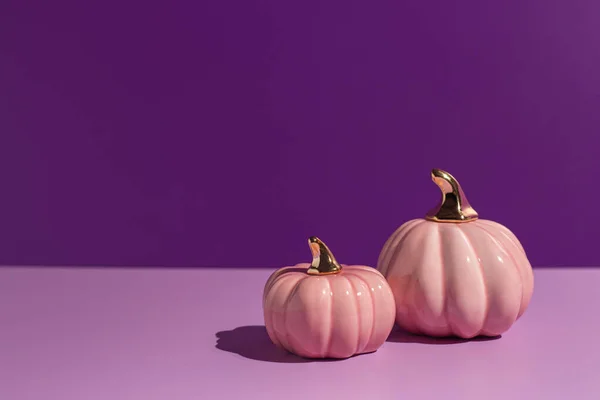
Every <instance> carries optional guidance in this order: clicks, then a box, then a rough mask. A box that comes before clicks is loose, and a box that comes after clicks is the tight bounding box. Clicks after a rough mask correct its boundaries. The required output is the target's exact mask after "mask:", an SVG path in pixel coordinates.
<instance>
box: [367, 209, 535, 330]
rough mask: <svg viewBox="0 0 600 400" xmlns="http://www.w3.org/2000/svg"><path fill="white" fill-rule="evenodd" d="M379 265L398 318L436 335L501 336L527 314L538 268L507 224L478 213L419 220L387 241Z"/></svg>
mask: <svg viewBox="0 0 600 400" xmlns="http://www.w3.org/2000/svg"><path fill="white" fill-rule="evenodd" d="M377 269H378V270H379V271H380V272H381V273H382V274H383V275H384V276H385V278H386V279H387V281H388V283H389V284H390V286H391V288H392V291H393V293H394V298H395V301H396V323H397V324H398V325H399V326H400V327H402V328H404V329H405V330H407V331H409V332H412V333H418V334H426V335H430V336H459V337H463V338H471V337H474V336H478V335H485V336H497V335H500V334H502V333H504V332H506V331H507V330H508V329H509V328H510V327H511V326H512V325H513V323H514V322H515V321H516V320H517V319H518V318H519V317H520V316H521V315H523V313H524V312H525V310H526V309H527V306H528V305H529V301H530V299H531V296H532V293H533V270H532V268H531V265H530V263H529V261H528V259H527V256H526V254H525V251H524V250H523V247H522V246H521V243H520V242H519V240H518V239H517V238H516V237H515V235H514V234H513V233H512V232H511V231H510V230H508V229H507V228H506V227H504V226H502V225H500V224H498V223H496V222H493V221H487V220H481V219H478V220H476V221H472V222H467V223H439V222H433V221H428V220H425V219H416V220H412V221H409V222H407V223H405V224H404V225H402V226H401V227H400V228H399V229H398V230H397V231H396V232H395V233H394V234H393V235H392V236H391V237H390V238H389V239H388V241H387V242H386V244H385V245H384V248H383V250H382V252H381V254H380V256H379V260H378V263H377Z"/></svg>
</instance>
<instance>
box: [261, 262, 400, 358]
mask: <svg viewBox="0 0 600 400" xmlns="http://www.w3.org/2000/svg"><path fill="white" fill-rule="evenodd" d="M308 266H309V264H298V265H296V266H294V267H286V268H282V269H280V270H277V271H275V272H274V273H273V274H272V275H271V276H270V277H269V279H268V281H267V283H266V285H265V289H264V295H263V310H264V318H265V326H266V328H267V333H268V335H269V337H270V338H271V340H272V341H273V343H275V344H276V345H277V346H280V347H283V348H285V349H286V350H288V351H290V352H292V353H294V354H297V355H300V356H302V357H307V358H347V357H350V356H353V355H355V354H361V353H370V352H373V351H375V350H377V349H378V348H379V347H380V346H381V345H382V344H383V343H384V342H385V340H386V339H387V338H388V336H389V334H390V332H391V330H392V327H393V325H394V317H395V303H394V297H393V294H392V290H391V288H390V287H389V285H388V283H387V282H386V280H385V278H384V277H383V275H381V274H380V273H379V272H378V271H377V270H376V269H374V268H371V267H366V266H357V265H352V266H347V265H344V266H343V269H342V271H341V272H340V273H338V274H333V275H322V276H314V275H313V276H311V275H308V274H306V270H307V268H308Z"/></svg>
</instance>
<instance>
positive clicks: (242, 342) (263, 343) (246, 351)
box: [215, 325, 338, 363]
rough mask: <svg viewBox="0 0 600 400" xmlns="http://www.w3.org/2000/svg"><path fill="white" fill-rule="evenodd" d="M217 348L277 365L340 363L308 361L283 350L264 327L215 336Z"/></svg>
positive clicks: (224, 332) (322, 360) (247, 328)
mask: <svg viewBox="0 0 600 400" xmlns="http://www.w3.org/2000/svg"><path fill="white" fill-rule="evenodd" d="M215 336H216V337H217V344H216V345H215V347H216V348H217V349H219V350H222V351H227V352H229V353H234V354H238V355H240V356H242V357H244V358H249V359H251V360H256V361H267V362H275V363H309V362H328V361H338V360H334V359H327V358H325V359H308V358H302V357H299V356H297V355H295V354H292V353H290V352H288V351H286V350H284V349H281V348H279V347H277V346H275V345H274V344H273V342H271V339H270V338H269V335H268V334H267V329H266V328H265V326H264V325H252V326H239V327H237V328H235V329H233V330H230V331H221V332H217V333H216V334H215Z"/></svg>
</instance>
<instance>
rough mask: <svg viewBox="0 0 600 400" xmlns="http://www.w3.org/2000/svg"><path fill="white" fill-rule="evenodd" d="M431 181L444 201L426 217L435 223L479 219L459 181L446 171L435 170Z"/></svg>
mask: <svg viewBox="0 0 600 400" xmlns="http://www.w3.org/2000/svg"><path fill="white" fill-rule="evenodd" d="M431 179H432V180H433V182H434V183H435V184H436V185H438V187H439V188H440V190H441V191H442V201H441V202H440V204H439V205H438V206H437V207H436V208H434V209H432V210H431V211H429V212H428V213H427V215H426V217H425V219H428V220H430V221H435V222H454V223H456V222H471V221H475V220H476V219H477V218H479V215H478V214H477V212H476V211H475V210H474V209H473V207H471V205H470V204H469V202H468V200H467V197H466V196H465V193H464V192H463V191H462V188H461V187H460V184H459V183H458V181H457V180H456V179H455V178H454V177H453V176H452V175H450V174H449V173H448V172H446V171H442V170H441V169H437V168H434V169H433V170H432V171H431Z"/></svg>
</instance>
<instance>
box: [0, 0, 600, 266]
mask: <svg viewBox="0 0 600 400" xmlns="http://www.w3.org/2000/svg"><path fill="white" fill-rule="evenodd" d="M599 21H600V3H598V2H597V1H595V0H588V1H582V0H580V1H570V0H562V1H556V2H551V1H547V0H537V1H525V0H518V1H516V0H513V1H498V2H487V1H480V0H468V1H459V2H449V1H442V0H439V1H428V2H424V1H416V0H414V1H397V0H396V1H376V2H365V1H348V0H343V1H342V0H337V1H323V0H320V1H312V0H311V1H303V2H291V1H281V0H271V1H250V0H238V1H191V0H189V1H177V0H175V1H154V2H133V1H130V0H126V1H123V0H120V1H116V0H105V1H80V0H72V1H65V0H57V1H17V0H4V1H2V2H0V49H1V53H0V99H1V100H2V103H1V105H0V184H1V188H2V191H1V192H0V212H1V214H0V263H3V264H15V263H16V264H75V265H77V264H86V265H169V266H278V265H283V264H290V263H295V262H300V261H308V260H309V259H310V253H309V250H308V246H307V244H306V239H307V237H308V236H309V235H313V234H316V235H318V236H320V237H321V238H322V239H324V240H325V241H326V242H327V243H328V244H329V246H330V247H331V248H332V250H333V251H334V253H336V255H337V258H338V259H340V261H342V262H347V263H369V264H373V263H375V261H376V259H377V255H378V252H379V250H380V248H381V246H382V244H383V242H384V241H385V239H386V238H387V237H388V236H389V235H390V234H391V233H392V231H393V230H394V229H395V228H396V227H397V226H399V225H400V224H401V223H403V222H404V221H406V220H407V219H411V218H416V217H422V216H423V215H424V213H425V212H426V211H427V210H428V209H429V208H430V207H431V206H433V205H435V203H436V202H437V201H438V198H439V190H438V189H437V187H435V186H434V184H433V183H432V182H431V181H430V178H429V171H430V169H431V168H432V167H438V168H444V169H447V170H449V171H450V172H451V173H453V174H454V175H455V176H456V177H457V178H459V180H460V181H461V183H462V185H463V187H464V188H465V191H466V193H467V195H468V197H469V199H470V201H471V203H472V204H473V206H474V207H475V208H476V210H477V211H479V213H480V216H481V217H483V218H487V219H494V220H496V221H498V222H501V223H503V224H505V225H507V226H508V227H509V228H511V229H512V230H513V231H514V232H515V233H516V234H517V236H518V237H519V238H520V239H521V240H522V242H523V244H524V245H525V247H526V248H527V249H528V251H529V255H530V258H531V260H532V263H533V264H535V265H536V266H551V265H569V266H572V265H600V252H599V251H598V243H597V242H598V237H599V226H600V216H599V215H598V210H597V208H598V205H597V203H598V199H599V196H600V188H599V184H598V182H599V181H600V179H599V178H598V174H599V172H600V170H599V168H598V166H599V162H598V159H599V158H598V154H599V151H600V137H599V135H600V28H599V26H600V22H599Z"/></svg>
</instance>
